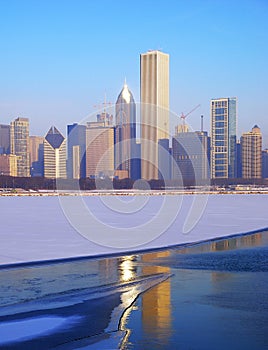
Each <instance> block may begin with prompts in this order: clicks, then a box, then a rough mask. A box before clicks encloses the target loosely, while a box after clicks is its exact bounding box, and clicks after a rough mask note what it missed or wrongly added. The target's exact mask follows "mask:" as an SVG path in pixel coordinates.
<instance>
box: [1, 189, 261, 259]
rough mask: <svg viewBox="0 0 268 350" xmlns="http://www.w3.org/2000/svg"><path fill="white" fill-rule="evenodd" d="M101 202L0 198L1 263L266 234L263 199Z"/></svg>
mask: <svg viewBox="0 0 268 350" xmlns="http://www.w3.org/2000/svg"><path fill="white" fill-rule="evenodd" d="M108 197H109V196H107V197H105V196H100V197H97V196H94V197H90V196H88V197H81V196H80V197H79V196H78V197H72V196H66V197H63V196H61V197H57V196H54V197H53V196H51V197H49V196H48V197H31V196H26V197H15V196H14V197H12V196H10V197H0V206H1V226H0V227H1V228H0V229H1V233H0V264H2V265H3V264H12V263H20V262H30V261H39V260H50V259H61V258H70V257H79V256H98V255H102V254H120V253H121V252H122V253H124V252H131V251H139V250H146V249H153V248H160V247H167V246H171V245H177V244H185V243H192V242H199V241H202V240H208V239H212V238H217V237H225V236H229V235H234V234H240V233H247V232H252V231H256V230H261V229H265V228H268V210H267V209H268V195H266V194H249V195H247V194H242V195H239V194H228V195H227V194H225V195H220V194H219V195H209V196H206V195H201V194H198V195H180V196H174V195H173V196H168V195H167V196H144V197H143V198H138V197H139V196H136V197H134V199H132V201H129V200H126V197H124V196H114V198H115V197H117V198H116V199H111V196H110V197H109V198H108ZM127 199H128V198H127ZM133 201H134V202H133Z"/></svg>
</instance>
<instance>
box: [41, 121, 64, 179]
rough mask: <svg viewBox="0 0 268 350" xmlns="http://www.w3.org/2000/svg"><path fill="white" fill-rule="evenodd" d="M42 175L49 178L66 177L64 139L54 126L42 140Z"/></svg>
mask: <svg viewBox="0 0 268 350" xmlns="http://www.w3.org/2000/svg"><path fill="white" fill-rule="evenodd" d="M44 176H45V177H46V178H50V179H60V178H61V179H65V178H66V139H65V138H64V137H63V135H62V134H61V133H60V132H59V131H58V129H57V128H55V127H54V126H52V127H51V128H50V129H49V131H48V133H47V134H46V136H45V140H44Z"/></svg>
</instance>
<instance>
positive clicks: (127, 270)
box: [118, 255, 137, 282]
mask: <svg viewBox="0 0 268 350" xmlns="http://www.w3.org/2000/svg"><path fill="white" fill-rule="evenodd" d="M136 261H137V256H136V255H128V256H123V257H122V258H120V259H118V271H119V279H120V282H128V281H131V280H134V279H135V278H136V277H137V266H136Z"/></svg>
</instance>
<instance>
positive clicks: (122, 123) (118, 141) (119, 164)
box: [115, 83, 136, 178]
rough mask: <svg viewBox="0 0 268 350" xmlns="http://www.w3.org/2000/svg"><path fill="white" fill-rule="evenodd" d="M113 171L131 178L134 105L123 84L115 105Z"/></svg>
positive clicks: (134, 143) (133, 156)
mask: <svg viewBox="0 0 268 350" xmlns="http://www.w3.org/2000/svg"><path fill="white" fill-rule="evenodd" d="M115 112H116V114H115V124H116V125H115V169H116V170H126V171H127V172H128V177H129V178H133V177H134V172H135V169H133V165H134V158H135V147H136V104H135V101H134V98H133V95H132V93H131V91H130V90H129V88H128V86H127V84H126V83H125V84H124V87H123V89H122V90H121V92H120V94H119V96H118V98H117V101H116V105H115Z"/></svg>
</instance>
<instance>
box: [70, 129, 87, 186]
mask: <svg viewBox="0 0 268 350" xmlns="http://www.w3.org/2000/svg"><path fill="white" fill-rule="evenodd" d="M67 135H68V137H67V140H68V160H67V175H68V178H69V179H80V178H85V177H86V126H85V125H79V124H72V125H68V126H67Z"/></svg>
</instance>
